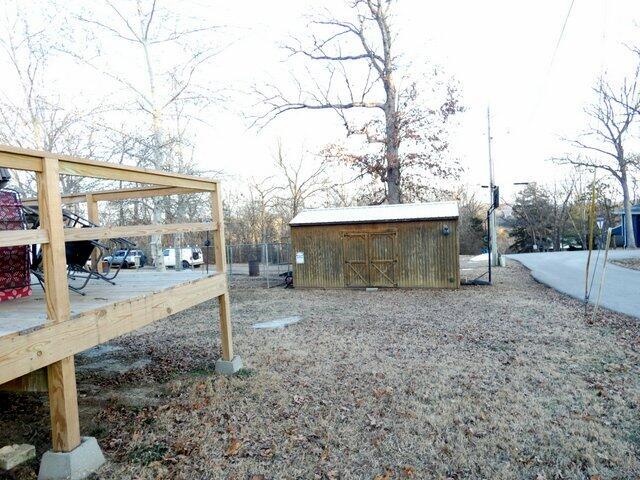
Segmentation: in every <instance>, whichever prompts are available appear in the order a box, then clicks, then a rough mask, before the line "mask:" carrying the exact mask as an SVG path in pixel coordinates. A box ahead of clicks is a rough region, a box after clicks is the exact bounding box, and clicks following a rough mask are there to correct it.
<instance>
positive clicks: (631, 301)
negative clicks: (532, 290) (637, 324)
mask: <svg viewBox="0 0 640 480" xmlns="http://www.w3.org/2000/svg"><path fill="white" fill-rule="evenodd" d="M597 256H598V252H597V251H595V252H593V254H592V257H591V265H592V268H591V272H593V264H594V262H595V260H596V258H597ZM507 257H508V258H510V259H513V260H517V261H518V262H520V263H522V264H523V265H524V266H525V267H527V268H528V269H529V270H531V274H532V275H533V278H535V279H536V280H537V281H539V282H541V283H544V284H545V285H548V286H550V287H552V288H555V289H556V290H558V291H560V292H562V293H566V294H567V295H570V296H572V297H575V298H578V299H580V300H582V299H584V276H585V267H586V264H587V252H580V251H578V252H550V253H521V254H517V255H508V256H507ZM603 257H604V252H601V253H600V258H599V260H598V262H597V267H596V270H595V278H594V280H593V287H592V290H591V296H590V299H589V300H590V301H591V302H592V303H594V302H595V301H596V299H597V297H598V288H599V285H600V277H601V273H602V265H603ZM621 258H640V251H625V250H612V251H610V252H609V260H612V259H621ZM589 281H591V279H590V280H589ZM600 304H601V305H602V306H604V307H606V308H609V309H611V310H615V311H617V312H621V313H626V314H627V315H631V316H633V317H636V318H640V270H631V269H629V268H623V267H619V266H617V265H614V264H611V263H609V264H608V265H607V269H606V272H605V280H604V286H603V288H602V299H601V301H600Z"/></svg>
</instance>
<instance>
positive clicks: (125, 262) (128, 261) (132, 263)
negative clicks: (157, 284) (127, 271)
mask: <svg viewBox="0 0 640 480" xmlns="http://www.w3.org/2000/svg"><path fill="white" fill-rule="evenodd" d="M125 254H127V251H126V250H116V251H115V252H114V254H113V255H109V256H106V257H104V259H103V260H104V261H107V262H111V266H113V267H117V266H118V265H120V264H122V268H133V267H136V266H138V267H140V268H142V267H144V266H145V265H146V264H147V256H146V255H145V254H144V252H143V251H142V250H129V253H128V254H127V256H126V258H125Z"/></svg>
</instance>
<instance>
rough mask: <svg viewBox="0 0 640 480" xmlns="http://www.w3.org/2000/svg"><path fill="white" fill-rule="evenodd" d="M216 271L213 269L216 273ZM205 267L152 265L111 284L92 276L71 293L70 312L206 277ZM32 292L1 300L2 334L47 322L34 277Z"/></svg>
mask: <svg viewBox="0 0 640 480" xmlns="http://www.w3.org/2000/svg"><path fill="white" fill-rule="evenodd" d="M214 273H215V270H210V273H209V275H213V274H214ZM206 276H207V273H206V271H205V269H204V268H200V269H195V270H183V271H178V272H176V271H174V270H167V271H166V272H160V273H159V272H156V271H155V270H153V269H151V268H149V269H147V268H145V269H140V270H123V271H122V272H120V274H119V275H118V277H116V279H115V280H114V282H115V283H116V285H111V284H109V283H107V282H104V281H103V280H96V279H93V280H91V281H90V282H89V284H88V285H87V286H86V288H85V289H84V290H83V292H84V293H85V294H86V295H80V294H78V293H75V292H70V300H71V315H77V314H79V313H82V312H86V311H89V310H93V309H96V308H100V307H103V306H105V305H109V304H111V303H114V302H117V301H119V300H126V299H129V298H133V297H139V296H142V295H146V294H150V293H153V292H158V291H161V290H164V289H165V288H169V287H173V286H175V285H178V284H180V283H184V282H188V281H190V280H197V279H199V278H204V277H206ZM32 280H33V282H34V285H33V293H32V294H31V296H29V297H25V298H19V299H16V300H8V301H5V302H1V303H0V337H1V336H4V335H9V334H11V333H16V332H20V331H24V330H30V329H32V328H34V327H38V326H39V325H42V324H44V323H45V322H46V319H47V316H46V313H45V300H44V291H43V290H42V287H40V285H39V284H38V283H37V281H36V280H35V278H32Z"/></svg>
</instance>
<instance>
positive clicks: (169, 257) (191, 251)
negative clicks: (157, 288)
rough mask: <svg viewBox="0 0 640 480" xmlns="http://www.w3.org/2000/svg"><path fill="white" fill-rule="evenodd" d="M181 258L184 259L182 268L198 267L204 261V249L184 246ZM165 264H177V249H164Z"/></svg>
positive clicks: (167, 265)
mask: <svg viewBox="0 0 640 480" xmlns="http://www.w3.org/2000/svg"><path fill="white" fill-rule="evenodd" d="M180 252H181V254H180V258H181V260H182V268H191V267H194V268H198V267H199V266H200V265H202V264H203V263H204V258H203V256H202V250H200V248H198V247H184V248H182V249H181V250H180ZM163 255H164V266H165V267H175V266H176V249H175V248H165V249H164V251H163Z"/></svg>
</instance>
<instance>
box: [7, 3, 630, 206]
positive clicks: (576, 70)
mask: <svg viewBox="0 0 640 480" xmlns="http://www.w3.org/2000/svg"><path fill="white" fill-rule="evenodd" d="M40 3H41V4H43V5H46V4H47V2H44V1H41V2H40ZM163 3H164V4H165V5H166V6H167V7H168V8H169V9H174V10H176V11H181V12H183V14H184V15H186V16H189V17H191V18H192V19H194V20H195V21H199V22H202V23H203V24H210V25H219V26H223V28H221V29H220V30H217V31H216V33H215V36H212V37H211V41H214V42H218V43H219V44H220V45H225V46H226V48H224V49H223V51H222V53H220V54H219V55H217V56H216V57H215V58H214V59H212V61H211V62H209V63H208V64H207V66H206V69H205V70H204V71H203V72H202V75H204V77H206V79H207V81H208V82H211V83H212V84H214V85H215V86H216V88H220V89H222V90H223V92H224V95H225V96H226V100H225V101H221V102H219V103H217V104H215V105H214V106H213V107H211V108H209V109H208V110H207V111H206V114H205V115H206V121H205V122H199V123H197V124H195V125H194V134H195V146H196V148H195V153H196V156H197V158H198V159H199V161H200V163H201V164H202V165H203V166H204V167H205V168H209V169H213V170H221V171H224V172H225V173H226V174H227V175H228V176H231V177H232V178H233V179H234V181H235V182H236V183H237V184H242V182H243V181H244V180H246V179H247V178H254V179H260V178H263V177H267V176H269V175H271V174H273V158H272V156H273V150H274V147H275V143H276V140H277V139H278V138H280V139H281V140H282V141H283V143H284V145H285V146H286V148H288V149H289V151H290V152H291V154H292V155H294V154H295V153H296V152H298V151H300V149H301V148H304V149H305V150H307V151H309V152H311V153H314V152H317V151H319V150H320V149H321V148H322V147H323V146H324V145H326V144H328V143H332V142H335V141H339V140H340V139H342V138H343V137H344V133H345V132H344V130H343V128H342V126H341V124H340V121H339V119H338V118H337V117H336V115H335V114H333V113H331V112H308V111H306V112H305V111H301V112H295V113H291V114H287V115H283V116H281V117H279V118H278V119H277V120H276V121H274V122H272V123H271V124H269V125H268V126H266V127H265V128H263V129H261V130H258V129H256V128H249V124H250V123H251V122H250V120H249V119H248V118H247V117H250V116H251V115H253V114H255V112H256V107H255V97H253V96H252V95H251V93H250V91H251V88H252V86H260V85H264V84H265V83H268V82H273V83H277V84H286V82H287V81H288V79H289V75H290V71H291V70H292V69H293V68H296V65H295V64H292V62H291V61H290V60H287V58H288V56H287V53H286V52H285V51H284V50H283V49H282V48H281V45H282V44H283V43H286V42H287V39H288V38H290V36H304V34H305V33H306V32H307V21H308V16H310V15H317V14H319V13H320V11H321V9H322V8H326V9H327V10H329V11H331V12H334V13H336V15H338V16H339V15H340V14H341V13H342V12H344V8H345V6H344V5H345V4H344V1H343V0H324V1H321V0H278V1H271V2H265V1H259V0H235V1H233V2H229V1H226V2H221V1H214V0H211V1H209V0H185V1H183V2H178V1H177V0H172V1H169V0H165V1H164V2H163ZM571 3H572V2H571V0H538V1H528V2H525V1H514V0H493V1H485V2H478V1H475V0H449V1H446V2H443V1H436V0H428V1H427V0H424V1H418V0H399V1H398V2H397V3H396V6H395V10H394V18H393V27H394V30H395V32H396V33H397V36H398V39H397V51H399V52H402V61H403V63H405V64H411V65H412V68H411V69H410V70H409V72H410V74H413V75H415V76H416V77H419V78H418V79H419V80H425V79H424V78H420V77H422V76H423V74H422V72H424V71H425V69H427V68H428V67H431V66H436V65H437V66H438V67H439V69H440V71H441V72H443V73H444V75H446V76H447V77H451V78H453V79H455V81H456V82H457V83H458V84H459V85H460V89H461V94H462V104H463V105H464V106H465V111H464V112H463V113H462V114H460V115H458V116H457V117H458V118H456V119H455V122H454V124H453V125H452V130H451V154H452V155H453V156H455V158H458V159H459V161H460V162H461V164H462V166H463V167H464V168H465V172H464V174H463V177H462V182H463V183H466V184H468V185H470V186H471V187H472V188H474V189H477V188H478V186H479V185H481V184H486V183H487V181H488V152H487V143H488V142H487V140H488V138H487V108H490V110H491V130H492V152H493V158H494V162H495V171H496V182H497V183H498V184H499V185H500V186H501V188H502V193H503V195H504V196H511V195H513V194H514V193H515V192H516V191H517V189H518V188H520V187H515V186H513V183H514V182H532V181H536V182H542V183H550V182H554V181H557V180H559V179H560V178H562V176H563V175H564V174H565V173H566V170H565V169H564V168H563V167H559V166H558V165H555V164H553V163H551V162H549V161H548V159H550V158H554V157H559V156H562V155H564V154H566V153H568V152H570V151H571V148H570V146H569V144H568V142H566V141H564V140H562V139H563V138H575V137H576V136H577V135H578V134H580V133H581V132H582V131H584V129H585V128H586V126H587V118H586V117H585V114H584V112H583V109H584V107H585V106H586V105H587V104H588V103H589V102H592V101H593V100H594V95H593V92H592V90H591V89H592V87H593V85H594V84H595V82H596V80H597V78H598V76H600V75H607V76H608V77H609V78H611V79H619V78H621V77H622V76H623V75H625V74H626V73H629V72H631V71H632V68H633V61H634V59H635V57H634V56H633V55H632V54H631V53H630V52H629V49H628V48H627V46H626V45H630V44H634V41H635V43H636V44H640V42H638V41H636V39H637V38H639V37H640V26H638V24H639V23H640V3H639V2H638V1H637V0H635V1H634V0H615V1H613V0H574V2H573V6H572V8H571V13H570V15H569V17H568V19H567V12H568V11H569V8H570V5H571ZM22 4H23V5H25V6H26V5H31V4H30V3H29V2H22ZM60 5H63V7H62V8H63V9H64V8H68V9H70V10H74V9H75V10H77V9H78V8H82V2H81V1H79V0H70V1H69V2H65V3H62V4H60ZM565 19H567V21H566V27H565V30H564V33H563V35H562V38H560V32H561V30H562V27H563V23H564V22H565ZM82 41H84V39H81V38H78V42H79V45H80V48H83V47H82V45H81V43H80V42H82ZM556 47H557V48H556ZM103 49H104V50H105V51H111V57H110V60H109V62H111V64H112V66H113V67H114V68H115V69H119V70H120V71H123V72H136V71H140V60H141V59H140V58H137V57H136V56H135V55H128V54H126V53H124V50H121V46H120V44H118V43H117V42H115V41H114V42H112V43H111V44H109V43H107V44H105V45H103ZM554 52H555V53H554ZM170 55H171V52H169V51H168V52H167V54H166V55H165V57H166V58H169V59H170ZM160 56H161V57H162V55H160ZM297 66H299V65H297ZM50 68H51V69H52V71H53V72H54V73H53V74H52V75H53V77H55V81H52V85H56V88H59V89H60V90H61V91H62V92H65V91H66V92H67V94H68V96H69V98H72V99H74V100H81V99H82V98H87V97H92V96H93V97H96V98H97V97H99V96H100V95H105V92H109V91H111V90H113V89H114V86H113V82H110V80H109V79H106V78H104V77H99V76H98V73H97V72H96V71H94V70H87V69H86V68H84V69H83V68H78V67H77V66H71V65H70V63H69V60H68V59H67V60H64V59H62V58H58V59H56V60H55V61H54V62H53V64H52V65H50ZM10 82H11V78H10V77H5V76H3V77H2V78H0V87H1V88H2V89H3V90H4V91H5V92H6V91H10V90H11V88H12V86H11V85H10Z"/></svg>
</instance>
